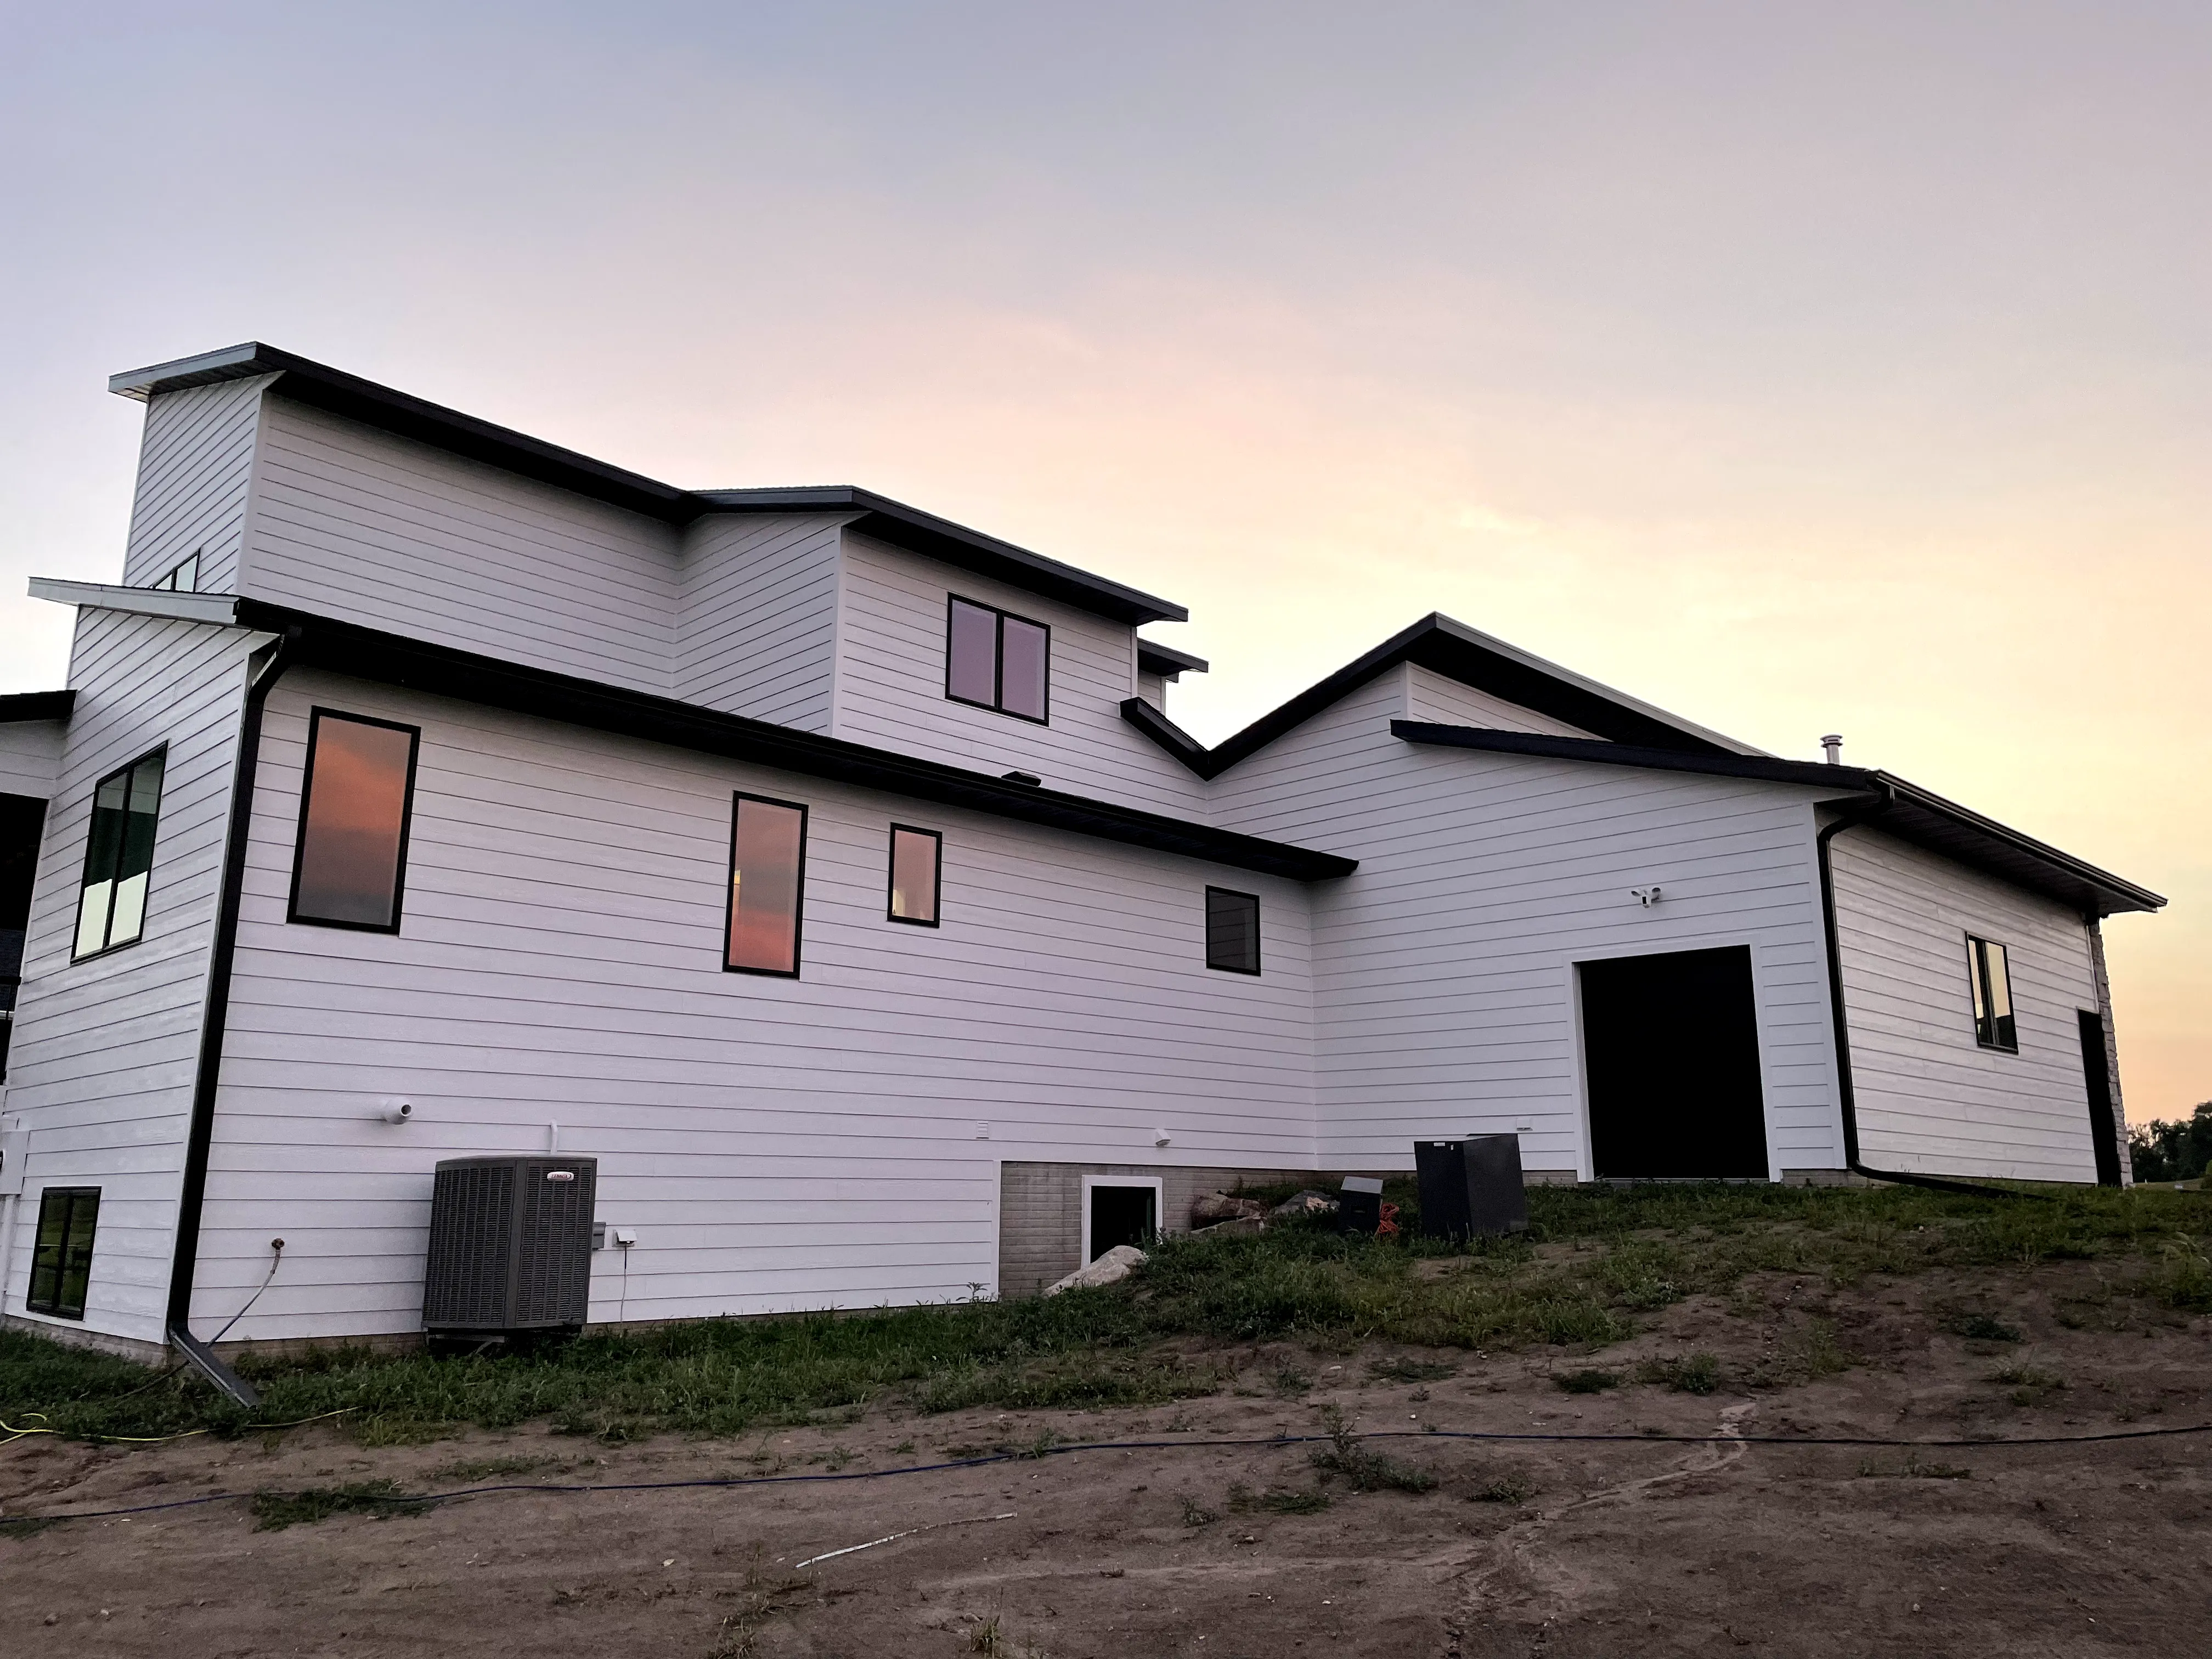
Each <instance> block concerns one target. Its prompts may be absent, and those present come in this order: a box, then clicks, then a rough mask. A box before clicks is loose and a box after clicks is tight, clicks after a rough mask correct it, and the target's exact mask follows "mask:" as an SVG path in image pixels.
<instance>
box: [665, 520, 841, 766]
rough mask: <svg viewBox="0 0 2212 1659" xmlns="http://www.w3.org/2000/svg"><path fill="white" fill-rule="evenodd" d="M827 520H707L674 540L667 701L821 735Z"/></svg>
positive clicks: (834, 525) (832, 657)
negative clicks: (676, 574)
mask: <svg viewBox="0 0 2212 1659" xmlns="http://www.w3.org/2000/svg"><path fill="white" fill-rule="evenodd" d="M843 522H844V520H843V519H842V517H840V516H839V515H836V514H832V513H789V514H786V513H772V514H768V515H765V516H762V515H756V514H752V513H710V514H708V516H707V517H705V518H703V519H701V520H699V521H698V522H697V523H696V524H694V525H692V526H690V528H689V529H688V530H686V531H685V532H684V550H683V587H682V591H681V593H680V595H679V598H678V606H677V622H676V659H675V695H676V696H679V697H681V698H683V699H684V701H685V702H696V703H702V704H704V705H705V706H706V707H707V708H719V709H721V710H723V711H724V712H725V713H727V714H744V715H748V716H750V718H752V719H754V720H775V722H777V723H778V724H779V725H782V726H797V727H799V729H800V730H802V731H806V732H828V731H829V691H830V684H831V677H832V675H833V674H834V672H835V670H836V632H837V544H838V532H839V526H841V525H842V523H843Z"/></svg>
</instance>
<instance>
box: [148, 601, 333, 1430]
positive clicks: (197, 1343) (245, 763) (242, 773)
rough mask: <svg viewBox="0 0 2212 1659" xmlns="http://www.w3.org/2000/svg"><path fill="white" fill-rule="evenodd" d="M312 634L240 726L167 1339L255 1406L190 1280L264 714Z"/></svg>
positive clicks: (284, 656) (294, 636)
mask: <svg viewBox="0 0 2212 1659" xmlns="http://www.w3.org/2000/svg"><path fill="white" fill-rule="evenodd" d="M306 631H307V630H306V629H303V628H302V627H301V626H300V625H299V624H298V623H294V624H293V625H292V627H290V628H289V629H287V630H285V633H284V636H283V638H282V639H280V640H278V641H276V650H275V652H274V653H271V654H270V657H269V659H268V660H267V661H266V662H264V663H263V664H262V665H261V669H260V671H259V672H258V673H257V674H255V675H254V677H253V679H252V683H251V684H249V685H248V686H247V687H246V709H245V713H244V714H243V715H242V717H241V718H240V721H239V727H238V760H237V763H236V765H235V767H234V770H233V772H232V775H231V785H230V824H229V828H228V830H227V831H226V832H225V835H224V838H223V847H222V890H221V893H220V896H218V898H217V900H216V915H215V943H214V945H213V947H212V949H211V950H210V952H209V957H208V989H207V1006H206V1008H205V1010H204V1012H203V1014H202V1016H201V1019H200V1053H199V1064H198V1066H197V1070H196V1071H195V1073H194V1074H193V1078H192V1116H191V1127H190V1128H189V1129H188V1130H187V1132H186V1133H185V1179H184V1185H183V1188H182V1190H181V1192H180V1194H179V1200H178V1206H177V1248H176V1254H175V1255H174V1256H173V1257H172V1258H171V1261H170V1265H169V1307H168V1317H167V1325H168V1331H169V1340H170V1341H171V1342H172V1343H173V1344H174V1345H175V1346H177V1348H178V1349H179V1350H180V1351H181V1352H183V1354H184V1355H185V1358H187V1359H189V1360H191V1363H192V1364H194V1365H196V1366H197V1367H198V1369H199V1370H200V1371H201V1372H202V1373H203V1374H204V1376H206V1377H207V1379H208V1381H210V1383H214V1384H215V1385H216V1387H217V1388H218V1389H222V1391H223V1392H224V1393H225V1394H227V1395H229V1396H230V1397H231V1398H232V1399H233V1400H235V1401H238V1403H239V1404H240V1405H241V1406H246V1407H254V1406H258V1405H259V1404H260V1403H261V1397H260V1395H258V1394H256V1393H255V1392H254V1391H253V1389H252V1386H251V1385H250V1384H248V1383H246V1382H245V1381H244V1380H243V1379H241V1378H240V1377H239V1376H237V1375H236V1374H235V1373H234V1372H233V1371H232V1370H231V1369H230V1367H229V1366H228V1365H226V1364H223V1363H222V1360H220V1359H218V1358H216V1353H215V1350H214V1349H212V1348H210V1346H208V1345H207V1344H206V1343H204V1342H203V1341H201V1340H199V1339H198V1338H197V1337H196V1336H194V1335H193V1334H192V1332H191V1317H192V1277H193V1273H194V1272H195V1270H196V1269H197V1267H198V1266H199V1253H200V1206H201V1204H202V1203H203V1201H204V1200H205V1199H206V1197H207V1171H208V1151H209V1148H210V1146H212V1145H213V1143H214V1139H215V1097H216V1084H217V1082H218V1081H219V1080H220V1079H221V1078H222V1041H223V1035H224V1031H225V1030H226V1028H227V1027H228V1024H229V1022H230V969H231V963H232V961H233V959H234V957H236V956H237V954H238V904H239V898H240V895H241V894H243V893H244V891H245V890H246V842H247V839H248V837H249V836H251V834H252V828H253V775H254V772H255V770H256V769H257V768H258V765H259V763H260V759H261V711H262V708H263V707H264V705H265V704H266V703H267V702H268V701H269V693H270V691H271V690H274V689H275V687H276V680H277V677H278V676H280V675H281V674H283V672H284V671H285V670H286V669H288V668H289V667H290V666H291V665H292V664H293V660H294V658H295V651H296V648H297V647H298V645H299V642H300V639H301V635H303V634H304V633H305V632H306Z"/></svg>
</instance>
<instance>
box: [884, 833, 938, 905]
mask: <svg viewBox="0 0 2212 1659" xmlns="http://www.w3.org/2000/svg"><path fill="white" fill-rule="evenodd" d="M900 836H928V837H929V839H930V841H931V842H933V844H934V846H935V848H936V856H935V860H934V862H933V864H932V866H930V872H929V897H930V907H929V908H930V909H931V910H932V912H933V915H931V916H930V917H929V919H928V920H927V921H924V920H923V919H922V918H921V917H920V916H902V915H899V914H898V912H897V910H896V908H894V907H895V906H896V903H897V902H898V838H899V837H900ZM944 920H945V832H944V831H943V830H942V829H923V828H922V827H921V825H920V824H916V823H893V824H892V825H891V832H890V837H889V838H888V839H887V841H886V842H885V843H884V921H895V922H896V923H898V924H899V926H900V927H937V926H939V924H940V923H941V922H943V921H944Z"/></svg>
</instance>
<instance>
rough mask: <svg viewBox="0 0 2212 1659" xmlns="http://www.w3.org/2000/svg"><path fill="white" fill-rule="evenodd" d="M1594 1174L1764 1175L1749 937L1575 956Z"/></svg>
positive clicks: (1652, 1177)
mask: <svg viewBox="0 0 2212 1659" xmlns="http://www.w3.org/2000/svg"><path fill="white" fill-rule="evenodd" d="M1577 972H1578V973H1579V974H1580V975H1581V980H1582V1001H1583V1073H1584V1075H1585V1077H1586V1078H1587V1079H1588V1081H1589V1119H1590V1152H1591V1158H1592V1161H1593V1163H1594V1164H1595V1173H1596V1175H1597V1177H1598V1179H1600V1180H1601V1181H1608V1180H1611V1181H1620V1180H1628V1181H1697V1180H1705V1181H1714V1180H1719V1181H1764V1180H1765V1179H1766V1178H1767V1162H1766V1121H1765V1109H1764V1100H1763V1097H1762V1095H1761V1092H1760V1089H1759V1016H1758V1012H1757V1009H1756V1006H1755V1005H1754V1003H1753V997H1752V986H1751V948H1750V947H1749V946H1748V945H1731V946H1729V947H1727V948H1725V949H1722V950H1717V951H1665V952H1662V953H1660V954H1658V955H1654V956H1644V957H1613V958H1610V959H1608V960H1607V961H1603V962H1584V963H1577Z"/></svg>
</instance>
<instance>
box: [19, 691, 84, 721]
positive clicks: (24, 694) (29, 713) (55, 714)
mask: <svg viewBox="0 0 2212 1659" xmlns="http://www.w3.org/2000/svg"><path fill="white" fill-rule="evenodd" d="M72 708H76V690H74V689H71V690H65V691H11V692H9V694H8V695H6V696H0V725H4V724H7V723H9V722H10V721H14V720H67V719H68V718H69V717H70V710H71V709H72Z"/></svg>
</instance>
